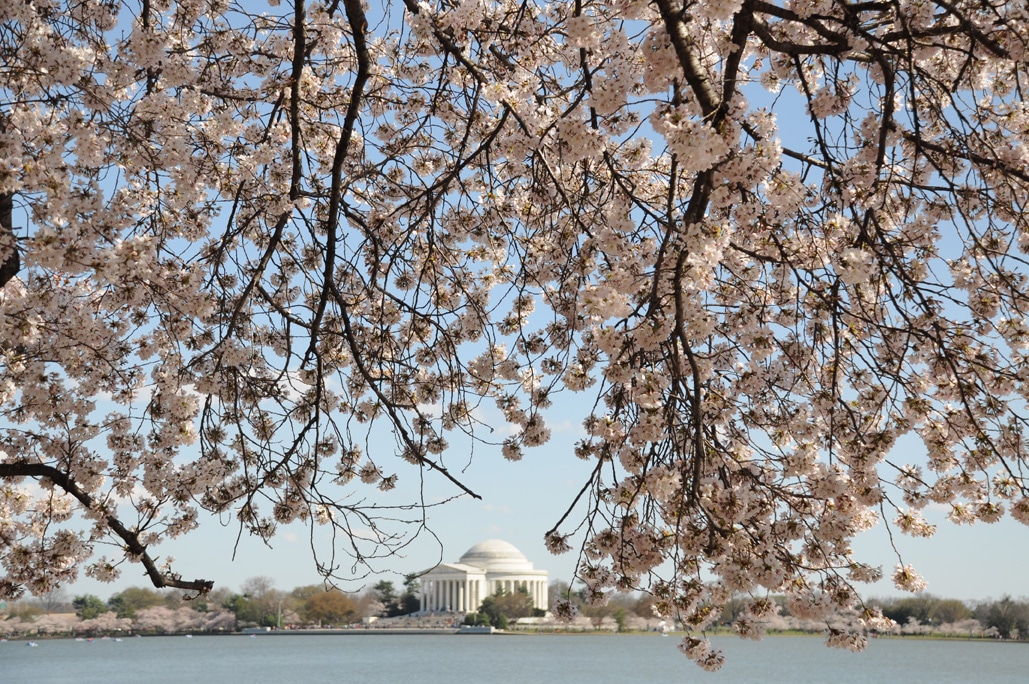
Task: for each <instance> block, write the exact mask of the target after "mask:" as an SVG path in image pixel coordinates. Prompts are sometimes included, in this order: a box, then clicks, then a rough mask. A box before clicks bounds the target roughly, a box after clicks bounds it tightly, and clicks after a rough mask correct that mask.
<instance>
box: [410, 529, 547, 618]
mask: <svg viewBox="0 0 1029 684" xmlns="http://www.w3.org/2000/svg"><path fill="white" fill-rule="evenodd" d="M421 588H422V590H421V596H420V597H419V598H420V599H421V605H422V611H426V612H458V613H474V612H475V611H477V610H478V609H479V606H480V605H482V601H483V599H485V598H486V597H487V596H492V595H493V594H496V593H497V592H499V591H500V590H503V591H504V593H508V594H513V593H514V592H516V591H519V590H521V589H524V590H525V591H526V592H527V593H528V594H529V596H530V597H531V598H532V606H533V608H538V609H540V610H546V609H547V571H546V570H536V569H534V568H533V567H532V563H530V562H529V561H528V559H527V558H526V557H525V556H524V555H523V554H522V552H521V551H519V550H518V549H517V548H515V547H514V546H513V545H512V544H509V543H507V542H506V541H501V540H500V539H487V540H486V541H484V542H479V543H478V544H476V545H475V546H473V547H472V548H470V549H468V551H466V552H465V554H464V555H463V556H461V558H460V560H458V561H457V562H456V563H442V564H440V565H438V566H436V567H435V568H433V569H432V570H430V571H429V572H427V573H425V574H424V575H422V577H421Z"/></svg>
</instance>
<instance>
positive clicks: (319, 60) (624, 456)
mask: <svg viewBox="0 0 1029 684" xmlns="http://www.w3.org/2000/svg"><path fill="white" fill-rule="evenodd" d="M258 4H259V5H261V6H259V7H258V6H254V4H253V3H243V4H239V3H237V4H231V3H225V2H218V1H208V0H177V1H176V0H160V1H157V0H147V1H146V2H140V3H139V4H138V5H136V4H133V3H131V2H120V3H115V2H91V3H71V2H67V3H65V2H52V3H6V4H4V5H3V6H2V7H0V56H2V59H0V122H2V126H0V421H2V422H0V565H2V567H3V568H4V572H5V573H6V576H5V578H4V579H3V580H0V593H2V594H3V595H13V594H16V593H18V592H19V591H22V590H23V589H26V588H27V589H29V590H30V591H34V592H45V591H46V590H48V589H49V588H51V587H52V586H54V585H55V584H57V583H60V582H67V581H70V580H71V579H73V578H74V577H76V576H77V573H78V572H80V571H84V572H86V573H87V574H89V575H92V576H95V577H98V578H101V579H106V580H110V579H113V577H114V576H116V575H117V572H118V571H119V568H120V567H121V566H122V565H123V564H124V563H125V562H135V561H139V562H142V563H143V565H144V566H145V567H146V569H147V572H148V574H149V575H150V577H151V579H152V580H153V581H154V583H155V584H157V585H158V586H162V585H164V586H172V585H173V583H175V582H181V580H180V579H179V578H178V576H177V575H175V573H174V572H173V571H172V570H171V569H170V568H158V567H157V566H155V565H154V561H153V560H151V556H150V555H149V554H148V550H149V549H154V548H156V546H157V545H158V544H159V543H160V542H161V541H162V540H165V539H168V538H170V537H175V536H178V535H182V534H186V533H188V532H190V531H191V530H193V529H194V528H195V527H196V526H197V525H198V524H199V521H200V520H202V519H203V515H204V513H205V512H206V513H209V514H216V515H223V516H224V515H232V516H234V517H235V520H236V521H237V522H238V524H239V525H240V527H241V529H242V530H244V531H247V532H249V533H252V534H254V535H257V536H259V537H260V538H262V539H266V540H267V539H271V538H273V537H274V535H275V533H276V530H277V529H278V528H279V527H280V526H282V525H288V524H292V523H297V522H302V523H308V524H312V525H319V524H320V525H325V526H327V527H328V528H329V530H330V531H332V532H333V533H334V535H335V537H334V538H335V539H337V540H338V541H342V542H343V543H333V544H332V545H331V548H326V549H322V548H318V547H317V545H316V547H315V552H316V553H317V554H318V555H317V557H316V562H317V564H318V567H319V568H320V569H321V570H322V571H323V572H324V573H325V574H326V575H328V576H335V577H340V576H349V575H351V574H352V573H354V572H358V571H359V569H360V568H361V567H371V566H372V565H373V562H374V561H375V560H376V559H377V558H381V557H387V556H390V555H391V554H394V553H396V552H397V551H398V550H400V549H402V548H403V547H404V545H406V544H408V543H409V542H410V541H411V539H412V538H413V537H414V536H416V535H417V534H418V533H419V532H420V531H421V530H423V529H425V527H426V521H427V514H426V508H427V507H429V506H431V505H435V502H436V501H438V499H439V498H444V499H445V498H447V497H451V496H465V495H469V496H476V494H475V491H476V487H475V486H474V483H473V482H472V481H471V480H470V477H471V476H470V475H468V471H467V470H466V469H465V466H466V463H467V455H466V454H465V453H458V452H463V451H465V450H463V449H458V448H456V447H455V446H454V445H453V444H456V443H461V444H466V443H467V440H469V439H471V440H478V441H479V442H492V441H494V440H496V442H497V443H496V444H494V446H496V447H497V452H498V453H499V454H502V455H503V456H504V457H505V458H508V459H511V460H518V459H519V458H521V457H522V455H523V453H524V452H525V450H526V449H529V448H533V447H540V446H542V445H545V444H547V442H548V441H549V438H550V429H549V427H548V423H547V417H548V410H550V409H551V407H552V405H553V404H554V403H555V402H561V401H569V399H568V398H567V397H569V396H572V397H574V396H576V395H578V394H585V395H587V396H589V397H590V402H591V403H590V404H589V405H591V406H593V409H592V411H591V412H590V415H589V417H588V418H587V420H586V422H585V425H584V431H585V435H584V437H583V439H581V440H580V442H579V443H578V444H577V445H576V447H575V455H576V456H577V457H579V458H582V459H586V460H591V461H593V463H594V467H593V468H592V469H591V474H590V475H589V476H588V478H587V479H586V482H584V483H583V484H582V487H581V488H580V489H579V490H578V494H577V496H576V497H575V499H574V501H571V502H569V506H568V507H567V508H566V509H565V510H566V512H565V514H564V515H562V517H561V519H560V521H559V523H558V524H557V525H556V526H555V527H554V528H553V529H552V530H549V531H548V532H547V533H546V535H545V540H546V544H547V546H548V547H549V548H550V549H552V550H553V551H555V552H560V551H563V550H567V549H570V548H571V547H572V542H573V541H575V540H576V539H580V542H581V543H580V554H581V555H580V563H579V570H578V572H579V575H580V579H581V580H582V581H583V582H584V583H585V584H586V588H587V592H588V593H589V595H590V596H592V597H593V598H594V600H596V601H604V600H605V599H606V596H607V595H608V594H609V593H610V592H611V591H615V590H627V589H637V588H639V589H645V590H647V591H649V592H651V593H652V594H654V596H655V599H656V601H655V605H656V607H657V609H658V610H659V611H660V612H661V613H662V614H664V615H668V616H673V615H674V616H677V617H678V618H679V619H681V620H682V621H683V622H684V623H685V624H686V625H688V626H689V627H690V629H691V630H695V631H697V632H702V631H703V630H704V628H705V627H706V626H707V625H709V624H710V623H711V622H712V621H713V620H715V619H717V616H718V615H720V614H721V607H722V606H724V605H725V604H726V602H728V601H729V600H731V599H733V597H737V596H746V597H748V599H747V600H748V601H749V604H748V605H749V608H748V609H747V610H746V611H744V612H743V613H742V614H741V617H740V619H739V620H738V621H737V625H736V628H737V630H738V631H739V632H740V633H741V635H742V636H756V635H757V633H758V632H759V630H760V624H761V623H762V621H763V620H764V619H766V618H767V617H768V614H769V611H770V610H771V608H770V606H772V603H771V602H770V601H769V598H768V595H769V594H771V593H776V594H784V595H786V597H787V603H788V606H789V610H790V611H791V613H792V614H794V615H797V616H802V617H805V618H816V619H828V616H830V615H831V614H832V613H833V611H835V610H837V609H840V608H845V609H850V608H853V607H855V606H859V607H860V599H859V597H858V592H857V589H856V586H857V585H858V584H860V583H862V582H869V581H875V580H878V579H879V578H881V577H882V576H883V569H882V568H879V567H873V566H870V565H868V564H866V563H865V562H863V561H862V560H861V559H859V558H856V557H855V556H854V552H853V550H852V548H851V544H850V542H851V540H852V539H853V538H854V536H855V535H856V534H858V533H860V532H861V531H863V530H865V529H868V528H869V527H871V526H873V525H876V524H883V525H887V526H889V528H890V530H891V531H893V530H897V531H900V532H902V533H905V534H909V535H913V536H923V537H924V536H930V535H931V534H932V533H933V531H934V530H935V526H934V525H933V524H932V523H930V522H929V521H928V520H926V518H925V516H924V515H923V511H924V510H925V509H926V507H927V506H930V505H933V506H938V507H942V508H943V509H945V510H947V511H948V512H949V518H950V519H951V520H952V521H953V522H956V523H972V522H984V523H990V522H994V521H996V520H998V519H1000V518H1002V517H1003V516H1005V515H1009V514H1010V516H1011V517H1013V518H1014V519H1016V520H1018V521H1020V522H1023V523H1029V488H1027V482H1026V467H1027V465H1029V461H1027V452H1026V447H1025V446H1024V445H1025V432H1026V430H1027V423H1026V413H1025V400H1026V397H1027V396H1029V388H1027V387H1029V386H1027V382H1029V372H1027V356H1026V349H1027V348H1029V319H1027V315H1029V296H1027V294H1026V282H1027V281H1026V277H1027V262H1026V254H1027V252H1029V237H1027V236H1029V223H1027V218H1026V217H1027V216H1029V213H1027V211H1026V205H1025V202H1026V197H1029V176H1027V174H1026V171H1025V169H1026V168H1027V167H1029V144H1027V141H1026V138H1027V136H1029V110H1027V109H1026V107H1025V105H1024V103H1023V97H1022V94H1023V92H1024V90H1025V88H1026V87H1027V85H1029V83H1027V72H1026V67H1025V64H1026V63H1027V60H1026V54H1027V50H1026V46H1027V42H1029V16H1027V15H1026V13H1025V9H1024V8H1023V7H1022V6H1021V4H1020V3H1009V2H1002V1H1001V0H903V1H902V2H852V1H849V0H792V1H790V2H777V1H776V2H773V1H770V0H728V1H726V2H701V1H695V0H653V2H646V1H644V0H595V1H590V0H578V1H577V2H574V3H554V4H550V5H547V4H544V3H534V2H508V1H506V0H438V1H435V2H416V0H405V2H404V3H395V4H394V3H379V5H378V6H376V5H375V3H372V4H365V3H362V2H360V1H359V0H339V1H331V2H319V1H315V0H296V1H295V2H292V3H281V4H282V5H286V6H280V2H279V1H278V0H269V1H268V3H267V5H266V6H265V5H263V4H261V3H258ZM490 415H499V416H501V418H498V419H497V420H496V421H493V420H492V419H491V418H489V416H490ZM500 421H503V422H505V423H507V429H506V430H505V431H504V432H503V434H507V435H509V436H508V437H506V438H501V439H496V438H495V437H494V436H493V435H494V434H501V433H499V432H494V431H493V430H492V429H491V428H493V427H497V426H495V425H493V426H491V425H485V424H484V423H485V422H500ZM912 445H916V446H915V447H912ZM912 450H913V451H914V453H908V452H911V451H912ZM480 453H482V452H480ZM482 457H483V456H480V458H482ZM486 457H488V456H486ZM438 487H443V488H444V490H445V491H446V492H448V493H447V494H444V495H443V496H442V497H440V496H438V495H437V493H436V492H437V488H438ZM429 491H432V492H433V494H431V495H430V494H428V493H427V492H429ZM576 531H579V532H581V533H582V535H583V536H582V537H576ZM106 546H110V547H111V548H113V549H115V551H114V555H113V556H112V557H111V558H108V557H99V558H98V557H97V554H98V553H99V552H100V551H101V550H102V549H103V548H105V547H106ZM896 548H897V550H898V557H897V567H896V569H895V570H894V571H893V573H892V578H893V580H894V582H895V584H896V585H897V586H898V587H900V588H902V589H906V590H912V591H917V590H919V589H920V588H922V587H923V586H924V584H925V581H924V579H923V578H922V577H921V576H920V575H919V574H918V572H917V571H916V569H915V568H913V567H911V566H910V565H909V564H907V563H905V562H904V560H903V559H902V557H901V556H900V552H901V551H902V550H903V548H902V545H901V544H900V543H899V542H898V543H897V547H896ZM345 556H348V557H349V558H350V562H349V564H348V563H347V562H345V561H344V560H343V558H344V557H345ZM183 585H189V587H190V588H192V589H195V590H203V589H204V588H205V587H207V586H208V584H207V583H206V582H205V581H202V580H196V581H194V582H182V583H180V584H174V586H183ZM748 611H749V612H748ZM866 624H867V625H868V626H869V627H875V626H877V625H881V624H882V618H881V616H878V615H876V614H875V613H874V611H873V612H869V613H868V615H867V616H866ZM862 639H863V635H861V634H857V633H849V632H847V633H843V632H832V633H831V634H830V639H829V641H830V643H831V644H832V645H836V646H844V647H848V648H855V649H857V648H860V647H861V645H862V644H863V641H862ZM682 650H683V651H684V652H685V653H686V654H687V655H688V656H689V657H691V658H693V659H694V660H696V661H697V662H698V663H700V664H701V665H703V666H704V667H707V668H709V669H714V668H716V667H717V666H718V665H719V664H720V663H721V656H720V655H719V654H718V653H717V652H716V651H714V650H712V648H711V645H710V644H709V643H708V642H707V641H706V640H704V639H703V638H702V635H700V634H693V635H691V636H690V637H688V638H687V639H686V640H685V641H684V642H683V644H682Z"/></svg>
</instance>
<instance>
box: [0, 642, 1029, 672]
mask: <svg viewBox="0 0 1029 684" xmlns="http://www.w3.org/2000/svg"><path fill="white" fill-rule="evenodd" d="M713 642H714V643H715V645H716V647H717V648H720V649H722V650H723V652H724V653H725V655H726V663H725V666H724V667H723V668H722V669H721V670H720V671H719V672H717V673H714V674H711V673H706V672H704V671H703V670H701V669H699V668H698V667H697V666H695V665H693V664H692V663H691V662H689V661H688V660H687V659H686V657H685V656H683V655H681V654H680V653H679V652H678V651H677V650H676V648H675V646H676V644H677V643H678V638H677V637H675V636H671V637H668V638H661V637H659V636H656V635H655V636H631V635H626V636H621V635H605V636H582V635H574V636H573V635H511V636H506V635H493V636H470V635H463V636H446V635H424V636H423V635H382V634H359V635H358V634H355V635H344V636H314V635H311V636H307V635H305V636H293V635H289V636H287V635H283V636H270V635H261V636H258V637H256V638H249V637H245V636H217V637H201V636H197V637H194V638H192V639H188V638H186V637H181V636H177V637H148V638H142V639H133V638H125V639H123V640H122V641H115V640H113V639H111V640H99V639H98V640H96V641H93V642H83V641H74V640H72V639H56V640H41V641H39V642H38V646H36V647H34V648H32V647H28V646H26V642H24V641H10V642H6V643H0V682H3V683H4V684H58V683H62V684H63V683H65V682H67V683H68V684H92V683H94V682H96V683H103V684H122V683H123V682H124V683H126V684H127V683H129V682H131V683H132V684H140V683H144V684H164V683H168V684H181V683H183V682H188V683H189V684H197V683H204V682H212V683H218V684H235V683H237V682H238V683H239V684H262V683H264V682H268V683H273V682H274V683H275V684H281V683H284V682H287V683H288V682H303V683H304V684H307V683H318V682H333V683H335V682H353V683H355V684H387V683H388V684H394V683H395V682H410V683H411V684H443V683H444V682H445V683H446V684H454V683H455V682H456V683H463V682H500V681H502V682H516V683H527V684H535V683H537V682H538V683H540V684H542V683H547V684H550V683H551V682H554V683H557V684H626V683H630V682H633V683H634V682H734V683H735V682H762V684H774V683H776V682H789V683H790V684H796V683H798V682H833V683H834V684H837V683H845V682H862V683H864V682H904V683H905V684H914V683H916V682H932V683H933V684H940V683H942V682H990V683H991V684H996V683H998V682H1026V681H1029V644H1024V643H1022V644H1020V643H1000V642H982V641H977V642H966V641H916V640H899V639H877V640H873V641H871V642H870V643H869V646H868V649H867V650H866V651H865V652H864V653H861V654H855V653H850V652H848V651H839V650H835V649H828V648H826V647H825V645H824V643H823V642H822V640H821V639H817V638H809V637H767V638H765V639H764V640H763V641H761V642H742V641H740V640H738V639H736V638H734V637H715V638H714V639H713Z"/></svg>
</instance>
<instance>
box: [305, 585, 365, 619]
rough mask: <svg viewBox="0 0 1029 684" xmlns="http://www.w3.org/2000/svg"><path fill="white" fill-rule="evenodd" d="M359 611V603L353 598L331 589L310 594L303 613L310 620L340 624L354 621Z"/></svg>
mask: <svg viewBox="0 0 1029 684" xmlns="http://www.w3.org/2000/svg"><path fill="white" fill-rule="evenodd" d="M357 612H358V609H357V603H356V602H355V601H354V600H353V599H352V598H350V597H349V596H347V595H346V594H344V593H343V592H342V591H340V590H338V589H330V590H329V591H322V592H319V593H317V594H314V595H312V596H309V597H308V598H307V600H306V601H305V602H304V606H303V610H302V615H303V617H304V619H306V620H307V621H308V622H317V623H319V624H336V625H338V624H347V623H350V622H353V620H354V618H355V617H356V616H357Z"/></svg>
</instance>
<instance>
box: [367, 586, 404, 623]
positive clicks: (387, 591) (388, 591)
mask: <svg viewBox="0 0 1029 684" xmlns="http://www.w3.org/2000/svg"><path fill="white" fill-rule="evenodd" d="M372 591H374V592H375V596H376V598H377V599H378V601H379V603H381V604H382V614H383V615H385V616H386V617H393V616H394V615H399V614H400V604H399V602H398V600H397V590H396V589H395V588H394V587H393V583H392V582H390V581H389V580H382V581H381V582H379V583H378V584H376V585H375V586H374V587H372Z"/></svg>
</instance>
